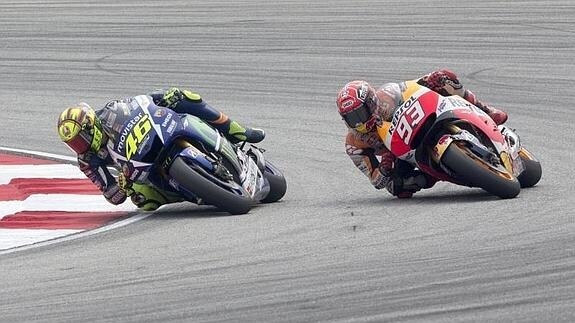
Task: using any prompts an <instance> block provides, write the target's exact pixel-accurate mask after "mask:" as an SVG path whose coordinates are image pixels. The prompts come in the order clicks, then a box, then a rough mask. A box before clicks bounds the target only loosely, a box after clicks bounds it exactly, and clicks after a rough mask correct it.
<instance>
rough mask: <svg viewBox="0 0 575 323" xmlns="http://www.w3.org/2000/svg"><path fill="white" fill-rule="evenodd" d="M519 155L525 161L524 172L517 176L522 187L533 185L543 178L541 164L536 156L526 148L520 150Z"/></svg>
mask: <svg viewBox="0 0 575 323" xmlns="http://www.w3.org/2000/svg"><path fill="white" fill-rule="evenodd" d="M519 157H520V158H521V160H522V161H523V167H524V168H525V170H523V173H521V174H520V175H519V176H517V179H518V180H519V183H520V184H521V187H531V186H533V185H535V184H537V183H538V182H539V180H540V179H541V174H542V171H541V164H540V163H539V161H538V160H537V159H535V157H534V156H533V155H532V154H531V153H530V152H529V151H528V150H527V149H525V148H523V147H522V148H521V150H520V151H519Z"/></svg>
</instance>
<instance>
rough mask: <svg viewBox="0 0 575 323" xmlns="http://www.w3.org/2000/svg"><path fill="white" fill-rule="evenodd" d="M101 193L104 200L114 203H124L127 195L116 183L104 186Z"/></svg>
mask: <svg viewBox="0 0 575 323" xmlns="http://www.w3.org/2000/svg"><path fill="white" fill-rule="evenodd" d="M103 193H104V194H103V195H104V197H105V198H106V200H107V201H108V202H110V203H111V204H114V205H119V204H122V203H124V201H125V200H126V197H127V196H126V192H124V190H122V188H121V187H120V186H119V185H118V184H117V183H114V184H113V185H110V186H109V187H106V189H105V190H104V192H103Z"/></svg>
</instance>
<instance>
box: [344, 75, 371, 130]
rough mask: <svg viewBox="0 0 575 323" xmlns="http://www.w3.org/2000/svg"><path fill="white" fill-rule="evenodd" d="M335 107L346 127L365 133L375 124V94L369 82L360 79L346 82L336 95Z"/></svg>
mask: <svg viewBox="0 0 575 323" xmlns="http://www.w3.org/2000/svg"><path fill="white" fill-rule="evenodd" d="M336 103H337V109H338V112H339V114H340V115H341V118H342V119H343V120H344V121H345V123H346V124H347V126H348V127H350V128H352V129H354V130H356V131H358V132H360V133H366V132H368V131H370V130H372V129H373V127H374V126H375V124H376V120H377V118H376V116H375V114H374V112H375V110H376V108H377V96H376V95H375V90H374V89H373V87H371V85H369V83H367V82H366V81H362V80H356V81H351V82H349V83H347V84H346V85H345V86H344V87H343V88H342V89H341V90H340V91H339V93H338V95H337V101H336Z"/></svg>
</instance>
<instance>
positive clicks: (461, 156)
mask: <svg viewBox="0 0 575 323" xmlns="http://www.w3.org/2000/svg"><path fill="white" fill-rule="evenodd" d="M441 162H442V163H443V165H444V166H446V167H447V168H449V169H450V170H452V171H453V172H454V173H455V174H456V176H457V179H459V180H460V181H462V182H463V183H465V184H466V185H469V186H472V187H480V188H482V189H484V190H485V191H487V192H489V193H491V194H493V195H496V196H499V197H500V198H504V199H506V198H513V197H515V196H517V195H518V194H519V191H520V190H521V186H520V185H519V181H518V180H517V179H516V178H515V177H513V175H511V174H509V172H508V171H507V170H506V169H505V168H504V167H503V166H501V165H492V164H490V163H488V162H486V161H485V160H483V159H481V158H479V157H478V156H477V155H475V154H474V153H473V152H471V151H470V150H469V148H467V147H466V146H465V144H463V143H460V142H454V143H452V144H451V145H449V147H447V149H446V150H445V153H444V154H443V156H442V158H441Z"/></svg>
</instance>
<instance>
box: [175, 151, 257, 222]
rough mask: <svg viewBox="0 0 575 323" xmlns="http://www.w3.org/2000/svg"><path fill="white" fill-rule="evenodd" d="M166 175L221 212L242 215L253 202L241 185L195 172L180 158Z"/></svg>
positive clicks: (201, 172)
mask: <svg viewBox="0 0 575 323" xmlns="http://www.w3.org/2000/svg"><path fill="white" fill-rule="evenodd" d="M168 173H169V174H170V176H171V177H172V178H173V179H174V180H176V182H178V184H179V185H181V186H183V187H184V188H185V189H186V190H188V191H190V192H193V193H194V194H195V195H196V196H197V197H199V198H201V199H202V200H204V201H205V202H206V203H207V204H211V205H214V206H216V207H217V208H219V209H221V210H223V211H226V212H228V213H231V214H244V213H248V212H249V211H250V209H251V208H252V205H253V200H252V199H251V198H250V196H249V195H248V193H247V192H246V191H245V190H244V188H243V187H241V185H239V184H237V183H235V182H230V183H224V182H222V180H221V179H219V178H216V177H215V176H214V175H212V174H210V173H208V172H206V171H205V170H203V169H201V168H198V169H197V170H196V169H194V168H193V167H192V166H190V165H188V164H187V163H186V162H185V161H184V160H183V159H182V158H181V157H178V158H176V159H175V160H174V162H173V164H172V166H171V167H170V169H169V171H168ZM218 184H219V185H218Z"/></svg>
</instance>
